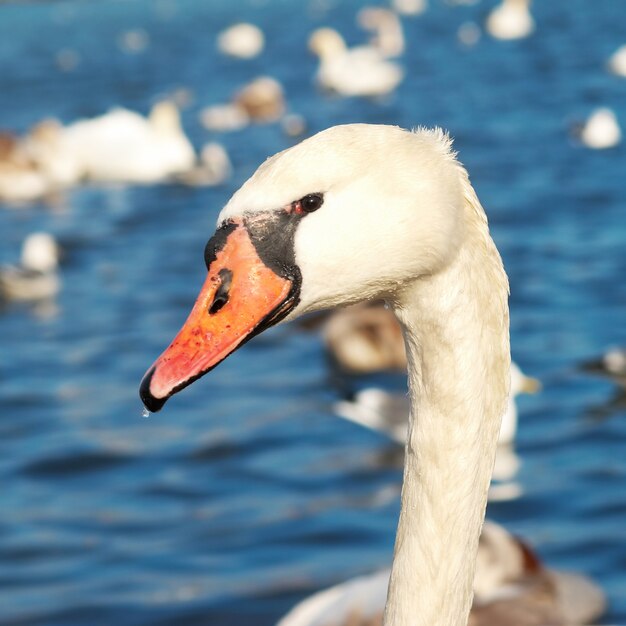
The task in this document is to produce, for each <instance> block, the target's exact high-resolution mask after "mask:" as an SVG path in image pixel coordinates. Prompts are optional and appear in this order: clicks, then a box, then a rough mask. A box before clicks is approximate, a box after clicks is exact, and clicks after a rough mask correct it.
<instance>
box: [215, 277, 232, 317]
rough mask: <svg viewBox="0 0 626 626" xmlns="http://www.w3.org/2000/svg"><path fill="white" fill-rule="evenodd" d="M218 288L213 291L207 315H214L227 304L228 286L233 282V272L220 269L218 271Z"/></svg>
mask: <svg viewBox="0 0 626 626" xmlns="http://www.w3.org/2000/svg"><path fill="white" fill-rule="evenodd" d="M218 276H219V279H220V286H219V287H218V288H217V290H216V291H215V296H214V297H213V302H212V303H211V306H210V307H209V315H215V313H217V312H218V311H219V310H220V309H221V308H222V307H223V306H224V305H225V304H226V303H227V302H228V295H229V293H230V285H231V283H232V280H233V272H232V270H229V269H226V268H224V269H221V270H220V271H219V274H218Z"/></svg>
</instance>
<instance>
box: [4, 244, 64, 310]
mask: <svg viewBox="0 0 626 626" xmlns="http://www.w3.org/2000/svg"><path fill="white" fill-rule="evenodd" d="M58 264H59V246H58V244H57V242H56V241H55V239H54V237H52V235H50V234H48V233H32V234H31V235H29V236H28V237H27V238H26V239H25V240H24V243H23V244H22V255H21V260H20V264H19V265H6V266H3V267H0V300H16V301H33V300H43V299H46V298H52V297H53V296H55V295H56V294H57V292H58V291H59V289H60V287H61V279H60V278H59V275H58V273H57V268H58Z"/></svg>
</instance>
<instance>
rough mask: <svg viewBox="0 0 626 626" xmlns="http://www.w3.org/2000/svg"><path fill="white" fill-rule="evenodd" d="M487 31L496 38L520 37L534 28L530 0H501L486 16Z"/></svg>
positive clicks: (528, 33)
mask: <svg viewBox="0 0 626 626" xmlns="http://www.w3.org/2000/svg"><path fill="white" fill-rule="evenodd" d="M485 26H486V29H487V32H488V33H489V34H490V35H491V36H492V37H495V38H496V39H522V38H524V37H528V35H530V34H532V32H533V31H534V30H535V20H534V19H533V16H532V14H531V12H530V0H502V3H501V4H499V5H498V6H497V7H496V8H495V9H493V11H491V13H489V15H488V17H487V22H486V24H485Z"/></svg>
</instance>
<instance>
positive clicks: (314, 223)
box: [140, 124, 510, 626]
mask: <svg viewBox="0 0 626 626" xmlns="http://www.w3.org/2000/svg"><path fill="white" fill-rule="evenodd" d="M205 262H206V265H207V268H208V273H207V277H206V280H205V282H204V284H203V286H202V288H201V291H200V294H199V296H198V299H197V301H196V305H195V306H194V307H193V309H192V311H191V313H190V315H189V317H188V319H187V321H186V322H185V324H184V325H183V327H182V328H181V330H180V332H179V333H178V335H177V336H176V338H175V339H174V340H173V341H172V343H171V344H170V345H169V347H168V348H167V349H166V350H165V351H164V352H163V354H162V355H161V356H160V357H158V358H157V360H156V361H155V363H154V365H153V366H152V367H151V368H150V369H149V370H148V371H147V372H146V375H145V376H144V379H143V380H142V383H141V387H140V395H141V398H142V400H143V402H144V404H145V405H146V408H147V409H148V410H160V409H161V408H162V407H163V405H164V404H165V402H166V401H167V400H168V398H170V396H172V395H173V394H175V393H178V392H180V391H181V390H182V389H184V388H185V387H187V386H188V385H189V384H191V383H192V382H193V381H195V380H197V379H198V378H200V377H201V376H202V375H203V374H205V373H206V372H208V371H209V370H211V369H212V368H213V367H215V366H216V365H217V364H218V363H219V362H220V361H221V360H223V359H224V358H226V357H227V356H228V355H229V354H230V353H232V352H233V351H234V350H235V349H237V348H238V347H239V346H241V345H243V344H244V343H245V342H246V341H247V340H248V339H250V338H252V337H253V336H254V335H255V334H257V333H259V332H261V331H262V330H264V329H265V328H267V327H269V326H271V325H273V324H276V323H277V322H279V321H282V320H286V319H294V318H295V317H297V316H299V315H302V314H304V313H308V312H314V311H317V310H321V309H325V308H328V307H332V306H337V305H343V304H350V303H354V302H358V301H361V300H364V299H376V298H383V299H385V300H387V301H388V302H389V304H390V306H391V307H392V308H393V310H394V312H395V314H396V316H397V317H398V319H399V321H400V324H401V326H402V329H403V333H404V335H405V341H406V345H407V355H408V363H409V374H408V378H409V389H410V394H411V398H412V407H411V415H410V426H409V432H408V437H407V446H406V450H405V471H404V481H403V489H402V498H401V500H402V502H401V512H400V518H399V523H398V530H397V535H396V546H395V551H394V559H393V564H392V570H391V575H390V582H389V589H388V595H387V603H386V608H385V617H384V624H386V625H387V626H390V625H393V626H461V625H462V624H466V622H467V619H468V615H469V611H470V607H471V603H472V589H473V584H474V572H475V562H476V554H477V550H478V542H479V537H480V531H481V527H482V523H483V520H484V514H485V506H486V502H487V491H488V487H489V482H490V478H491V472H492V469H493V464H494V460H495V453H496V447H497V437H498V432H499V429H500V417H501V415H502V413H503V411H504V409H505V406H506V402H507V397H508V392H509V383H510V375H509V368H510V353H509V330H508V329H509V326H508V306H507V299H508V280H507V277H506V274H505V272H504V268H503V265H502V261H501V258H500V256H499V254H498V251H497V249H496V247H495V244H494V243H493V240H492V239H491V237H490V235H489V230H488V224H487V218H486V215H485V213H484V211H483V209H482V206H481V205H480V202H479V200H478V198H477V196H476V194H475V192H474V190H473V188H472V186H471V184H470V182H469V177H468V175H467V172H466V170H465V169H464V168H463V167H462V166H461V164H460V163H459V161H458V160H457V159H456V155H455V153H454V152H453V151H452V145H451V140H450V138H449V137H448V136H447V135H446V134H445V133H443V132H442V131H441V130H427V129H416V130H415V131H407V130H403V129H400V128H397V127H390V126H382V125H368V124H349V125H344V126H337V127H333V128H330V129H328V130H326V131H322V132H320V133H318V134H316V135H314V136H312V137H309V138H308V139H305V140H304V141H302V142H301V143H299V144H297V145H296V146H294V147H292V148H289V149H287V150H285V151H283V152H280V153H278V154H277V155H274V156H273V157H270V158H269V159H267V160H266V161H265V162H264V163H263V164H261V166H260V167H259V168H258V169H257V171H256V172H255V173H254V174H253V175H252V176H251V177H250V178H249V179H248V180H247V181H246V182H245V183H244V184H243V185H242V187H241V188H240V189H239V190H238V191H236V192H235V194H234V195H233V196H232V198H231V199H230V200H229V202H228V203H227V204H226V206H225V207H224V209H223V210H222V211H221V213H220V215H219V217H218V228H217V230H216V231H215V234H214V235H213V236H212V237H211V239H210V240H209V242H208V244H207V246H206V248H205ZM416 415H419V419H416ZM435 564H436V565H435Z"/></svg>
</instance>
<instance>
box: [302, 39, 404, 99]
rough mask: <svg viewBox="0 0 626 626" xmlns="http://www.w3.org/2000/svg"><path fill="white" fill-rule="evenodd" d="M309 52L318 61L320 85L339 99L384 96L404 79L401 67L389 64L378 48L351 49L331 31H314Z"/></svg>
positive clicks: (358, 47)
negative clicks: (315, 56) (335, 94)
mask: <svg viewBox="0 0 626 626" xmlns="http://www.w3.org/2000/svg"><path fill="white" fill-rule="evenodd" d="M309 49H310V50H311V51H312V52H314V53H315V54H316V55H317V56H318V57H319V61H320V63H319V68H318V70H317V75H316V76H317V81H318V83H319V84H320V85H321V86H322V87H323V88H324V89H327V90H329V91H333V92H335V93H337V94H338V95H340V96H382V95H385V94H388V93H390V92H392V91H393V90H394V89H395V88H396V87H397V86H398V85H399V84H400V82H401V81H402V78H403V76H404V72H403V71H402V69H401V68H400V66H399V65H397V64H396V63H393V62H391V61H387V60H386V59H385V58H384V57H383V55H382V54H381V53H380V52H379V51H378V50H377V49H376V48H373V47H371V46H357V47H355V48H348V47H347V46H346V43H345V41H344V40H343V37H342V36H341V35H340V34H339V33H338V32H337V31H336V30H333V29H332V28H319V29H317V30H316V31H314V32H313V33H312V34H311V36H310V38H309Z"/></svg>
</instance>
